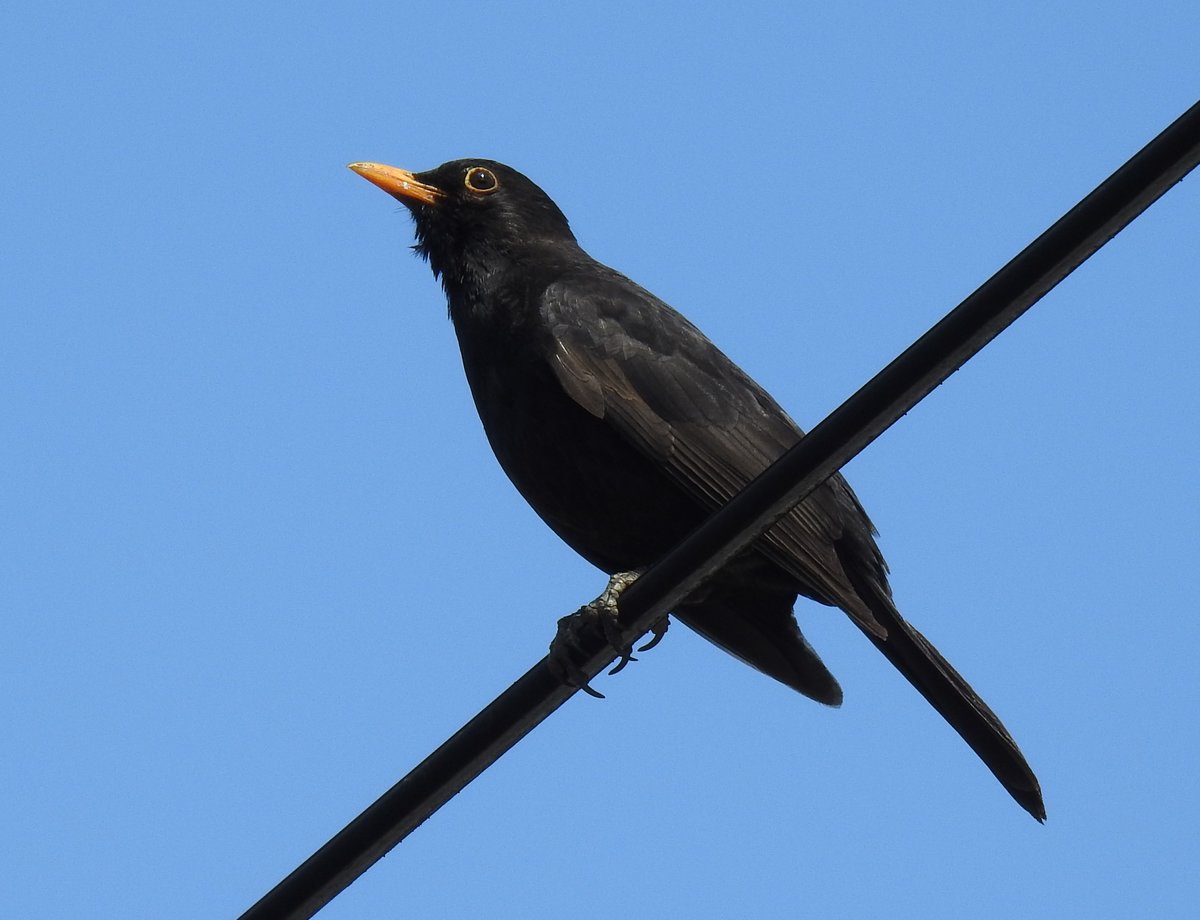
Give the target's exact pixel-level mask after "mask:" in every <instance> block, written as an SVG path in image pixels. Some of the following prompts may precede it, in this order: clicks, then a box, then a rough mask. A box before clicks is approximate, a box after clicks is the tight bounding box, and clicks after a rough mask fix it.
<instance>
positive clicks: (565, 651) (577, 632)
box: [549, 571, 667, 699]
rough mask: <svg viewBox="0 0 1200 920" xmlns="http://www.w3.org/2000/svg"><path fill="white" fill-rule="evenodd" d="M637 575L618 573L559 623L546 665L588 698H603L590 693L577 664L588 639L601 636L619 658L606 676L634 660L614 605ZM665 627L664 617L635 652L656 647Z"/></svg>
mask: <svg viewBox="0 0 1200 920" xmlns="http://www.w3.org/2000/svg"><path fill="white" fill-rule="evenodd" d="M639 575H641V572H640V571H638V572H618V573H617V574H616V575H613V576H612V577H611V578H609V580H608V585H607V586H606V587H605V588H604V591H603V592H602V593H601V594H600V596H599V597H598V598H596V599H595V600H594V601H592V602H591V603H589V604H585V605H584V606H582V607H580V608H579V609H578V610H576V611H575V612H574V613H572V614H568V615H567V616H565V617H563V618H562V619H561V620H559V621H558V632H557V633H556V634H555V636H554V641H553V642H551V643H550V656H549V665H550V669H551V670H552V671H553V672H554V673H555V675H556V676H557V677H558V678H559V679H560V680H561V681H563V683H566V684H568V685H570V686H572V687H578V688H579V689H580V690H583V691H584V692H585V693H587V694H589V695H590V696H594V697H597V698H599V699H603V698H604V694H603V693H600V692H599V691H597V690H593V689H592V688H591V687H590V686H589V685H588V681H587V675H586V674H584V673H583V671H582V670H580V668H579V666H578V665H577V664H576V659H577V658H578V657H579V655H580V653H582V652H583V651H584V650H585V649H586V648H587V647H588V641H587V640H588V639H593V640H594V638H595V636H596V634H597V633H599V634H600V635H601V636H603V638H604V641H605V642H606V643H607V644H608V645H609V647H611V648H612V649H613V650H614V651H615V652H616V653H617V654H618V656H619V657H620V660H619V661H618V662H617V664H616V667H614V668H613V669H612V670H611V671H609V672H608V673H609V674H616V673H617V672H618V671H620V670H621V669H622V668H624V667H625V665H627V664H629V662H631V661H637V659H636V658H634V657H633V643H632V642H629V641H627V640H626V639H625V638H624V635H623V631H622V629H621V624H620V622H619V621H618V620H617V614H618V606H617V605H618V603H619V602H620V599H621V592H623V591H624V590H625V589H626V588H628V587H629V586H630V585H631V584H633V583H634V582H635V581H637V579H638V576H639ZM666 624H667V618H666V617H663V618H662V619H661V620H659V622H658V623H656V624H654V627H653V633H654V638H653V639H651V640H650V642H648V643H647V644H646V645H645V646H643V647H642V648H640V649H638V651H644V650H645V649H649V648H653V647H654V646H656V645H657V644H658V643H659V640H661V639H662V637H663V635H664V634H665V633H666V631H667V625H666Z"/></svg>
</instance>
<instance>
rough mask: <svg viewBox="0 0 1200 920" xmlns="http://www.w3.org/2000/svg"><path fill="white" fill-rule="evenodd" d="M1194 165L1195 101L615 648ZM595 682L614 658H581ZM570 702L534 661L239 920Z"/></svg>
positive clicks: (876, 387)
mask: <svg viewBox="0 0 1200 920" xmlns="http://www.w3.org/2000/svg"><path fill="white" fill-rule="evenodd" d="M1198 161H1200V102H1198V103H1196V104H1195V105H1193V106H1192V107H1191V108H1190V109H1188V110H1187V111H1186V112H1185V113H1184V114H1183V115H1181V116H1180V117H1179V118H1178V119H1176V120H1175V121H1174V122H1173V123H1172V124H1171V125H1170V126H1168V127H1167V128H1166V129H1165V130H1164V131H1163V132H1162V133H1161V134H1159V135H1158V137H1156V138H1154V140H1152V141H1151V142H1150V143H1149V144H1147V145H1146V146H1145V147H1144V148H1142V150H1140V151H1139V152H1138V153H1137V154H1136V155H1135V156H1134V157H1133V158H1132V159H1130V160H1129V161H1128V162H1127V163H1126V164H1125V165H1124V166H1122V167H1121V168H1120V169H1118V170H1117V171H1116V172H1115V173H1113V174H1112V175H1111V176H1109V178H1108V179H1106V180H1105V181H1104V182H1103V183H1102V184H1101V185H1100V186H1099V187H1097V188H1096V190H1095V191H1093V192H1092V193H1091V194H1090V195H1088V196H1087V197H1086V198H1084V199H1083V200H1082V201H1081V202H1079V204H1077V205H1076V206H1075V207H1074V208H1072V209H1071V210H1070V211H1068V212H1067V214H1066V215H1064V216H1063V217H1062V218H1060V219H1059V220H1058V221H1057V222H1056V223H1055V224H1054V225H1053V226H1052V227H1050V229H1048V230H1047V231H1046V232H1045V233H1043V234H1042V235H1041V236H1039V237H1038V238H1037V239H1036V240H1034V241H1033V242H1032V243H1030V244H1029V245H1028V246H1027V247H1026V248H1025V249H1024V250H1022V251H1021V252H1020V253H1019V254H1018V255H1017V256H1016V257H1015V258H1013V259H1012V261H1010V262H1009V263H1008V264H1007V265H1005V266H1004V267H1003V268H1002V269H1000V271H998V272H996V274H995V275H993V276H992V277H991V278H989V279H988V280H987V281H986V282H985V283H984V284H983V285H982V286H981V287H980V288H979V289H978V290H976V291H975V293H973V294H971V295H970V296H969V297H968V298H967V299H966V300H964V301H963V302H962V303H961V304H959V305H958V306H957V307H955V308H954V310H952V311H951V312H950V313H949V314H948V315H947V316H946V317H945V318H944V319H942V320H941V321H940V322H939V323H938V324H937V325H935V326H934V327H933V328H932V329H930V330H929V331H928V332H926V333H925V334H924V335H923V336H921V338H920V339H918V340H917V341H916V342H915V343H914V344H913V345H911V346H910V347H909V348H908V349H907V350H906V351H905V352H904V353H903V354H901V355H900V356H899V357H898V358H896V360H894V361H893V362H892V363H891V364H889V365H888V366H887V367H885V368H884V369H883V370H882V371H880V372H879V373H878V374H876V375H875V377H873V378H872V379H871V380H870V381H868V382H867V384H866V385H865V386H863V387H862V389H860V390H859V391H858V392H857V393H855V394H854V395H853V396H851V397H850V398H849V399H848V400H846V402H844V403H843V404H842V405H841V406H839V407H838V408H837V409H836V410H834V412H833V413H832V414H830V415H829V417H828V418H826V419H825V420H824V421H823V422H821V423H820V424H819V425H817V427H815V428H814V429H813V430H812V431H810V432H809V433H808V434H807V435H805V436H804V438H802V439H801V440H800V442H799V443H798V444H797V445H796V446H795V447H793V448H792V449H791V450H789V451H788V452H787V453H786V454H784V456H782V457H781V458H780V459H779V460H778V461H776V463H775V464H774V465H772V466H771V467H770V468H769V469H768V470H767V471H766V472H764V473H763V474H762V475H761V476H759V477H758V478H757V479H756V480H754V482H752V483H751V484H750V485H749V486H747V487H746V488H745V489H744V490H743V491H742V492H741V493H740V494H739V495H737V496H736V497H735V498H734V499H733V500H732V501H730V502H729V503H728V504H727V505H725V507H723V508H722V509H721V510H719V511H718V512H716V513H715V514H714V515H713V516H712V517H711V518H709V520H708V521H707V522H705V524H704V525H703V526H702V527H701V528H700V529H699V530H697V531H696V532H695V533H693V534H692V535H691V536H689V537H688V538H687V539H686V540H685V541H684V542H683V543H681V544H680V545H679V546H678V547H676V548H675V549H674V550H672V551H671V553H669V554H668V555H667V556H666V557H665V558H663V559H662V561H660V562H659V563H658V564H656V565H655V566H654V567H653V568H651V569H649V570H648V571H647V572H646V573H645V574H644V575H642V577H641V578H639V579H638V580H637V581H636V582H634V583H633V585H631V586H630V587H629V588H628V589H627V590H626V591H625V592H624V593H623V594H622V596H621V602H620V609H621V615H620V620H621V624H622V628H623V629H624V632H625V634H626V638H627V639H630V640H632V639H634V638H636V637H637V636H640V635H642V634H643V633H645V632H646V631H647V630H648V629H649V628H650V626H651V624H653V623H654V622H656V621H657V620H659V619H661V618H662V617H663V616H664V615H666V614H667V613H669V612H670V611H671V610H672V609H673V608H674V607H675V606H676V605H677V604H678V603H679V602H680V601H681V600H682V599H683V598H685V597H686V596H687V595H688V594H690V593H691V592H692V591H694V590H695V589H696V588H697V587H698V586H699V585H700V584H702V583H703V582H704V581H705V580H706V579H707V578H708V577H709V576H710V575H711V574H712V573H713V572H715V571H716V570H717V569H719V568H720V567H721V566H722V565H723V564H724V563H725V562H727V561H728V560H729V559H730V558H732V557H733V556H735V555H736V554H737V553H739V552H740V551H741V550H743V549H744V548H745V547H746V546H748V545H749V544H750V543H751V542H752V541H753V540H754V539H755V538H756V537H758V536H759V535H760V534H762V533H763V532H764V531H765V530H766V529H767V528H768V527H770V525H771V524H773V523H774V522H775V521H776V520H777V519H778V518H780V517H782V516H783V515H784V514H786V513H787V511H788V510H789V509H791V508H792V506H793V505H795V504H796V503H797V502H799V501H801V500H803V499H804V497H805V496H807V495H808V493H810V492H811V491H812V490H813V489H814V488H816V487H817V486H818V485H820V484H821V483H822V482H823V481H824V480H825V479H826V478H828V477H829V476H830V475H831V474H832V473H833V472H834V471H836V470H837V469H839V468H840V467H841V466H842V465H843V464H845V463H846V462H847V461H849V460H850V459H851V458H852V457H854V456H855V455H856V454H858V453H859V452H860V451H861V450H862V449H863V448H864V447H866V446H867V445H868V444H870V443H871V442H872V441H873V440H875V438H877V437H878V436H879V435H880V434H882V433H883V432H884V431H885V430H886V429H887V428H888V427H889V426H891V424H892V423H893V422H895V421H896V420H897V419H899V418H900V417H901V416H902V415H904V414H905V413H906V412H908V411H909V410H910V409H911V408H913V406H915V405H916V404H917V403H918V402H920V401H921V400H922V399H924V398H925V396H927V395H928V394H929V393H930V392H931V391H932V390H933V389H934V388H935V387H936V386H938V385H939V384H940V383H942V382H943V381H944V380H945V379H946V378H947V377H949V376H950V375H951V374H953V373H954V372H955V371H956V370H958V368H959V367H961V366H962V365H963V364H964V363H965V362H966V361H968V360H969V359H970V358H971V357H972V356H974V355H975V354H976V353H978V352H979V351H980V350H981V349H982V348H983V347H984V346H985V345H987V343H988V342H990V341H991V340H992V339H993V338H995V337H996V336H997V335H999V334H1000V333H1001V332H1002V331H1004V329H1006V328H1007V327H1008V326H1009V325H1010V324H1011V323H1012V322H1013V321H1014V320H1016V318H1017V317H1018V316H1020V315H1021V314H1022V313H1024V312H1025V311H1026V310H1027V309H1029V307H1031V306H1032V305H1033V304H1034V303H1036V302H1037V301H1038V300H1039V299H1041V297H1042V296H1043V295H1044V294H1046V292H1047V291H1049V290H1050V289H1051V288H1053V287H1054V286H1055V285H1056V284H1058V282H1060V281H1061V280H1062V279H1063V278H1065V277H1066V276H1067V275H1069V274H1070V273H1071V272H1072V271H1074V270H1075V269H1076V268H1078V267H1079V266H1080V265H1081V264H1083V262H1084V261H1086V260H1087V259H1088V258H1089V257H1090V256H1091V255H1092V254H1093V253H1094V252H1095V251H1096V250H1098V249H1099V248H1100V247H1101V246H1103V245H1104V244H1105V243H1107V242H1108V241H1109V240H1110V239H1112V238H1113V237H1114V236H1115V235H1116V234H1117V233H1118V232H1120V231H1121V230H1122V229H1123V228H1124V227H1125V226H1127V225H1128V224H1129V223H1130V222H1131V221H1132V220H1133V219H1134V218H1135V217H1137V216H1138V215H1139V214H1141V213H1142V212H1143V211H1144V210H1146V208H1148V207H1149V206H1150V205H1151V204H1153V203H1154V202H1155V201H1156V200H1157V199H1158V198H1159V197H1160V196H1161V195H1163V194H1164V193H1165V192H1166V191H1167V190H1168V189H1169V188H1170V187H1171V186H1172V185H1174V184H1175V183H1176V182H1179V181H1180V180H1181V179H1182V178H1183V177H1184V176H1185V175H1187V173H1188V172H1189V171H1190V170H1191V169H1192V168H1193V167H1194V166H1195V165H1196V164H1197V162H1198ZM581 657H582V658H585V659H586V662H585V663H584V664H583V665H582V668H581V669H582V671H583V672H584V673H585V674H586V675H587V676H588V678H589V679H590V678H592V677H595V676H596V675H597V674H599V673H600V672H601V671H602V670H603V669H604V668H605V667H607V666H608V665H609V664H610V663H611V662H612V661H613V659H614V658H615V657H616V656H615V654H614V652H613V650H612V649H611V648H610V647H608V645H607V644H606V643H604V642H603V640H600V639H597V640H596V641H595V643H594V644H592V645H589V646H587V647H586V648H585V649H584V650H583V651H582V654H581ZM575 692H576V688H573V687H567V686H564V685H563V684H561V683H560V682H559V681H558V679H557V678H555V677H554V676H553V675H552V674H551V672H550V669H549V668H548V667H547V663H546V659H542V660H541V661H539V662H538V663H537V664H536V665H534V666H533V667H532V668H531V669H530V670H529V671H528V672H527V673H526V674H525V675H524V676H523V677H521V678H520V679H519V680H518V681H517V682H516V683H514V684H513V685H512V686H511V687H509V688H508V689H507V690H506V691H504V693H502V694H501V695H500V696H499V697H497V698H496V699H495V700H494V701H493V702H492V703H491V704H490V705H489V706H488V707H487V708H485V709H484V710H483V711H482V712H480V713H479V715H477V716H475V718H473V719H472V720H471V721H470V722H468V723H467V724H466V725H465V726H463V727H462V728H461V729H459V731H458V732H456V733H455V734H454V736H453V737H451V738H450V739H449V740H448V741H447V742H446V743H445V744H443V745H442V746H441V747H439V748H438V749H437V750H436V751H434V752H433V753H432V754H430V755H429V756H428V757H427V758H426V759H425V760H423V761H422V762H421V763H420V764H418V765H417V766H416V767H415V768H414V769H413V770H412V772H410V773H409V774H408V775H407V776H406V777H404V778H403V779H402V780H400V781H399V782H398V783H396V785H395V786H393V787H392V788H391V789H389V790H388V791H387V792H385V793H384V794H383V795H382V796H381V797H380V798H379V799H378V800H377V801H376V802H375V803H374V804H373V805H371V806H370V807H369V808H367V809H366V810H365V811H364V812H363V813H362V814H360V815H359V816H358V817H357V818H355V819H354V820H353V821H351V822H350V823H349V824H348V825H347V826H346V827H345V828H344V829H343V830H342V831H341V832H339V833H338V834H337V835H336V836H335V837H333V839H331V840H330V841H329V842H328V843H326V844H325V845H324V846H323V847H321V849H319V850H318V851H317V852H316V853H314V854H313V855H312V856H311V857H309V858H308V859H307V860H305V862H304V863H302V864H301V865H300V866H299V867H298V868H297V869H296V870H295V871H293V872H292V873H291V874H290V875H288V876H287V877H286V878H285V879H284V880H283V881H281V882H280V883H279V884H278V885H276V886H275V887H274V888H272V889H271V890H270V891H269V892H267V894H266V895H264V896H263V897H262V899H261V900H259V901H258V902H257V903H256V904H255V905H254V906H253V907H251V908H250V909H249V910H247V911H246V912H245V913H244V914H242V917H241V920H303V918H308V917H312V916H313V915H314V914H315V913H316V912H317V911H319V910H320V909H321V908H322V907H323V906H324V905H325V904H327V903H328V902H329V901H330V900H332V899H333V898H334V897H336V896H337V894H338V893H340V892H341V891H343V890H344V889H345V888H347V887H348V886H349V885H350V884H351V883H352V882H353V881H354V880H355V879H356V878H358V877H359V876H360V875H362V874H363V873H364V872H365V871H366V870H367V869H368V868H370V866H371V865H373V864H374V863H375V861H376V860H378V859H380V858H381V857H382V856H383V855H384V854H386V853H387V852H388V851H389V850H390V849H391V848H392V847H394V846H395V845H396V844H397V843H399V842H400V841H401V840H403V839H404V838H405V837H407V836H408V834H409V833H411V832H412V831H413V830H414V829H415V828H416V827H418V826H419V825H420V824H421V823H422V822H423V821H425V819H426V818H428V817H429V816H430V815H432V814H433V813H434V812H435V811H437V810H438V809H439V808H440V807H441V806H442V805H444V804H445V803H446V802H447V801H449V800H450V799H451V798H452V797H453V796H454V795H455V794H456V793H458V791H459V790H461V789H462V788H463V787H464V786H466V785H467V783H469V782H470V781H471V780H473V779H474V778H475V777H476V776H478V775H479V774H480V773H482V772H483V771H484V770H485V769H487V767H489V766H490V765H491V764H492V763H494V762H495V761H496V760H497V759H499V758H500V756H501V755H502V754H503V753H504V752H505V751H507V750H508V749H509V748H510V747H512V746H513V745H514V744H516V743H517V742H518V741H519V740H520V739H521V738H523V737H524V736H525V735H526V734H528V733H529V732H530V731H532V730H533V729H534V728H535V727H536V726H537V725H538V724H539V723H541V721H542V720H543V719H545V718H546V717H547V716H549V715H550V713H552V712H553V711H554V710H555V709H557V708H558V707H559V706H561V705H562V704H563V703H564V702H565V701H566V700H567V699H569V698H570V697H571V696H572V695H573V694H574V693H575Z"/></svg>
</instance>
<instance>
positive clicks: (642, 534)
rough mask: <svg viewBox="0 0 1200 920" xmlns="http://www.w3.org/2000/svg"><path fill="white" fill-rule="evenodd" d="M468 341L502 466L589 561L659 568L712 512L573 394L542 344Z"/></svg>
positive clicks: (467, 358)
mask: <svg viewBox="0 0 1200 920" xmlns="http://www.w3.org/2000/svg"><path fill="white" fill-rule="evenodd" d="M460 342H461V337H460ZM461 344H463V365H464V368H465V370H466V374H467V379H468V382H469V384H470V387H471V393H472V395H473V397H474V399H475V406H476V408H477V410H478V412H479V417H480V420H481V421H482V422H483V427H484V431H485V432H486V434H487V438H488V441H489V443H490V444H491V447H492V450H493V451H494V452H495V454H496V459H497V460H499V462H500V466H501V467H502V468H503V469H504V472H505V473H506V474H507V475H508V477H509V479H511V480H512V482H513V484H514V485H515V486H516V487H517V490H518V491H519V492H520V493H521V495H522V496H524V498H525V500H526V501H528V502H529V504H530V505H531V506H532V507H533V509H534V511H536V512H537V513H538V515H539V516H540V517H541V518H542V520H544V521H545V522H546V524H547V525H549V526H550V528H551V529H552V530H554V532H555V533H557V534H558V535H559V537H561V538H562V539H563V540H564V541H565V542H566V543H567V544H568V545H570V546H571V547H572V548H573V549H574V550H575V551H576V552H578V553H579V554H580V555H582V556H583V557H584V558H586V559H588V560H589V561H590V562H592V563H593V564H594V565H596V566H598V567H599V568H601V569H604V570H606V571H609V572H616V571H626V570H629V569H633V568H638V567H641V566H646V565H650V564H651V563H653V562H655V561H656V560H657V559H659V558H660V557H661V556H662V555H663V554H665V553H666V552H667V551H668V550H670V549H671V548H672V547H673V546H674V545H675V544H676V543H677V542H678V541H679V540H680V539H681V538H682V537H683V536H684V535H686V534H687V533H688V532H689V531H690V530H692V529H694V528H695V527H696V526H697V525H698V524H699V523H700V522H701V521H702V520H703V518H704V517H705V516H706V514H707V511H706V509H704V508H702V507H700V506H699V504H698V503H696V502H695V501H694V500H693V499H691V498H690V497H689V496H688V495H687V494H686V493H685V492H683V490H682V489H680V488H679V487H678V486H677V485H676V484H675V483H674V482H673V481H672V480H671V479H670V478H669V477H668V476H667V475H666V473H664V472H663V471H662V470H661V469H660V468H659V467H658V466H657V465H656V464H655V463H654V462H652V461H651V460H650V459H649V458H647V457H645V456H644V455H643V454H642V453H641V452H640V451H638V450H637V448H635V447H634V446H633V445H632V444H630V443H629V442H628V441H627V440H626V439H625V438H624V437H623V436H622V435H621V434H620V432H618V431H617V430H616V429H615V428H613V427H612V426H611V425H610V424H609V423H608V422H607V421H606V420H605V419H603V418H597V417H596V416H595V415H592V414H591V413H589V412H587V411H586V410H584V409H583V408H582V407H581V406H579V404H578V403H576V402H575V401H574V400H573V399H571V397H570V396H568V395H567V393H566V392H565V391H564V390H563V388H562V386H561V385H560V384H559V382H558V380H557V379H556V378H555V376H554V374H553V372H552V371H551V369H550V366H549V364H548V363H546V362H545V361H544V360H543V359H541V357H540V356H538V355H537V354H536V353H535V352H534V351H533V350H532V349H530V350H523V349H521V348H519V347H516V346H514V345H513V344H512V343H509V345H508V347H492V348H487V347H484V348H479V347H477V345H478V343H473V342H469V341H468V342H461Z"/></svg>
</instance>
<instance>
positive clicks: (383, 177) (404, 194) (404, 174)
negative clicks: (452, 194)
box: [349, 163, 446, 205]
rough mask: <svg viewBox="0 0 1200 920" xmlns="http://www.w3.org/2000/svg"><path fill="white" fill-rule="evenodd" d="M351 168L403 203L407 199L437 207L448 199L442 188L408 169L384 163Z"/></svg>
mask: <svg viewBox="0 0 1200 920" xmlns="http://www.w3.org/2000/svg"><path fill="white" fill-rule="evenodd" d="M349 168H350V169H353V170H354V171H355V172H356V173H358V174H359V175H360V176H362V177H363V178H364V179H366V180H367V181H368V182H370V183H372V184H374V185H378V186H379V187H380V188H381V189H383V190H384V191H385V192H387V193H388V194H389V195H391V196H392V197H393V198H399V199H400V200H401V201H405V199H407V200H409V201H419V202H420V203H421V204H428V205H436V204H438V203H439V202H440V201H441V200H442V199H443V198H445V197H446V193H445V192H443V191H442V190H441V189H440V188H437V187H436V186H433V185H427V184H426V183H424V182H422V181H421V180H420V179H418V178H417V177H416V176H414V175H413V174H412V173H410V172H409V171H408V170H407V169H397V168H396V167H395V166H384V165H383V164H382V163H351V164H350V167H349Z"/></svg>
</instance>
